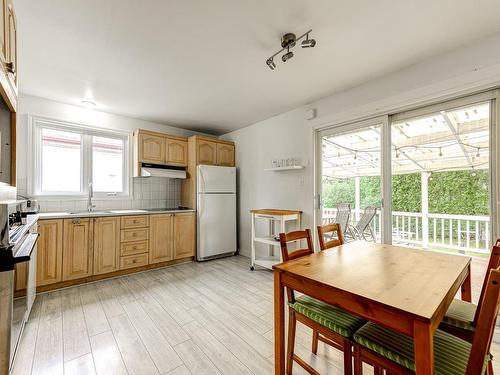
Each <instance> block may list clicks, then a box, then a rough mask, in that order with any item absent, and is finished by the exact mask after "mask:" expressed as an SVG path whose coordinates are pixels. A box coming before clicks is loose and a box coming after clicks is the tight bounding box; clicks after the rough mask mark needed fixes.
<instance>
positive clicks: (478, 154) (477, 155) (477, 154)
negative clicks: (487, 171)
mask: <svg viewBox="0 0 500 375" xmlns="http://www.w3.org/2000/svg"><path fill="white" fill-rule="evenodd" d="M480 150H481V147H478V148H477V153H476V158H478V157H480V156H481V154H480V153H479V151H480Z"/></svg>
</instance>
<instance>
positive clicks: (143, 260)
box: [120, 253, 148, 270]
mask: <svg viewBox="0 0 500 375" xmlns="http://www.w3.org/2000/svg"><path fill="white" fill-rule="evenodd" d="M147 264H148V253H144V254H138V255H129V256H126V257H121V258H120V269H121V270H123V269H127V268H134V267H141V266H147Z"/></svg>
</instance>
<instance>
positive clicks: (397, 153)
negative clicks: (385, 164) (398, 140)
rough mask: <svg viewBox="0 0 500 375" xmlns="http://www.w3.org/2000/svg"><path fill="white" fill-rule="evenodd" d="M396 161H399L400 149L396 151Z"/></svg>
mask: <svg viewBox="0 0 500 375" xmlns="http://www.w3.org/2000/svg"><path fill="white" fill-rule="evenodd" d="M396 159H399V149H396Z"/></svg>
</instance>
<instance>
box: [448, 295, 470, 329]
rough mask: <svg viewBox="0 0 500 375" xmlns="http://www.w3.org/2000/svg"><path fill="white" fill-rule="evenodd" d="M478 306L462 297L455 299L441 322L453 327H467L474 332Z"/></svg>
mask: <svg viewBox="0 0 500 375" xmlns="http://www.w3.org/2000/svg"><path fill="white" fill-rule="evenodd" d="M476 308H477V306H476V305H474V304H473V303H470V302H465V301H462V300H460V299H456V298H455V299H454V300H453V302H452V303H451V305H450V307H449V308H448V311H446V315H445V316H444V318H443V321H442V323H441V324H447V325H450V326H453V327H457V328H461V329H465V330H467V331H472V332H474V330H475V328H474V326H473V325H472V323H473V322H474V315H475V314H476Z"/></svg>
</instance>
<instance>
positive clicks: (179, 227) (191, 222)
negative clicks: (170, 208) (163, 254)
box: [174, 212, 196, 259]
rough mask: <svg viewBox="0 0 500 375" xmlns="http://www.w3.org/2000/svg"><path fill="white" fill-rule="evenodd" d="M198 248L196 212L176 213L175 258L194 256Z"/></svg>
mask: <svg viewBox="0 0 500 375" xmlns="http://www.w3.org/2000/svg"><path fill="white" fill-rule="evenodd" d="M195 250H196V216H195V213H194V212H186V213H181V214H175V215H174V259H182V258H187V257H192V256H194V255H195Z"/></svg>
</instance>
